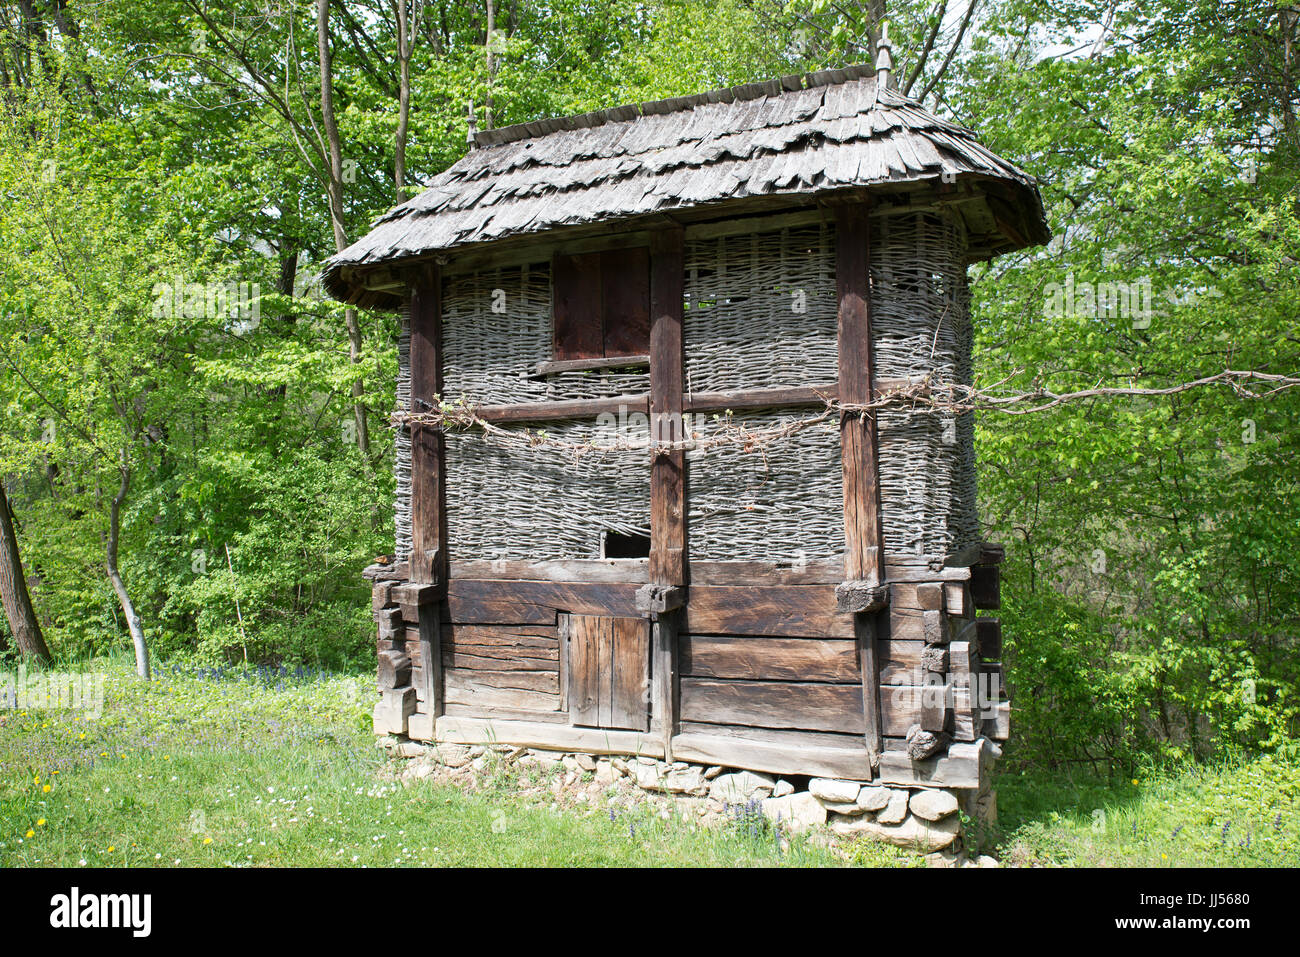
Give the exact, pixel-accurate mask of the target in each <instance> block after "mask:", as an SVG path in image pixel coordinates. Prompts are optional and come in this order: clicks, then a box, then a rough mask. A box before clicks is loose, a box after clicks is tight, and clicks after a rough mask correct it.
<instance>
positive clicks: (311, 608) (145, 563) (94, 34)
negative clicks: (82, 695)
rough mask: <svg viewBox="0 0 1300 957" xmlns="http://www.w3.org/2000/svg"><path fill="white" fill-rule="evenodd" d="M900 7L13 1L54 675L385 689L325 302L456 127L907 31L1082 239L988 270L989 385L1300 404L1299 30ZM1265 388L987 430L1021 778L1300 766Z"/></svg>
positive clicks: (1287, 15)
mask: <svg viewBox="0 0 1300 957" xmlns="http://www.w3.org/2000/svg"><path fill="white" fill-rule="evenodd" d="M885 7H886V5H885V3H884V2H883V0H867V2H857V0H843V2H830V0H789V2H786V0H689V2H674V0H642V2H633V0H496V2H495V3H492V2H489V0H465V2H447V0H423V2H420V0H313V2H293V0H248V2H222V0H149V2H144V3H141V2H124V0H5V2H3V4H2V5H0V97H2V101H3V108H2V110H0V413H2V415H3V426H2V427H0V476H2V477H3V491H4V492H5V493H7V494H6V496H5V497H4V498H0V506H2V507H0V519H3V520H10V521H11V522H12V525H13V528H14V530H15V532H16V537H14V539H13V540H14V542H16V545H17V548H18V551H19V553H20V555H21V559H22V564H23V567H24V568H25V570H26V577H27V585H28V587H29V589H30V593H31V598H32V604H33V607H34V609H35V615H36V618H37V624H38V625H39V628H40V630H41V631H42V632H43V634H44V637H45V640H46V641H47V642H48V645H49V647H50V649H51V651H52V653H53V655H54V657H55V659H56V660H62V661H71V660H79V659H85V658H88V657H90V656H93V655H97V654H104V653H109V652H121V651H125V650H126V649H129V648H130V646H131V641H132V635H131V630H132V628H131V626H132V622H133V621H136V622H137V623H138V635H137V636H136V637H137V638H138V639H139V640H141V641H143V642H146V643H147V644H148V646H149V648H150V649H151V651H152V653H153V655H154V656H155V657H156V658H161V659H162V660H165V661H182V662H184V661H188V662H190V663H206V664H215V663H242V662H244V661H247V662H250V663H267V662H274V663H281V662H287V663H303V664H308V665H313V666H318V667H328V668H351V667H356V668H359V669H360V668H369V667H370V666H371V654H372V645H371V641H372V634H371V621H370V610H369V601H368V597H367V591H366V588H365V586H364V583H363V582H362V581H361V580H360V578H359V575H358V572H359V571H360V569H361V568H362V567H363V566H365V565H366V564H368V563H369V562H370V561H372V560H373V558H374V557H375V556H376V555H380V554H384V553H385V552H386V551H387V550H390V549H391V547H392V546H391V540H392V526H391V514H392V498H393V479H392V473H391V462H392V454H393V436H392V432H391V430H390V429H389V428H388V422H387V419H388V413H389V412H390V410H391V409H392V406H393V386H394V376H395V373H396V345H395V335H396V322H395V319H394V317H393V316H392V315H388V314H380V313H366V312H360V313H358V312H355V311H350V310H345V309H343V308H342V307H341V306H339V305H337V304H334V303H331V302H328V301H325V300H324V299H323V298H322V297H321V295H320V294H319V291H318V288H317V286H316V285H315V282H314V276H315V273H316V271H317V269H318V268H319V265H320V263H321V262H322V261H323V260H324V259H326V258H327V257H328V256H329V255H331V254H332V253H333V252H335V251H336V250H337V249H339V248H341V247H342V246H343V245H346V244H347V243H348V242H349V241H351V240H354V239H356V238H358V237H359V236H360V235H362V234H363V233H364V232H365V230H366V228H367V226H368V224H369V222H370V221H371V219H372V218H373V217H374V216H375V215H377V214H378V213H380V212H382V211H384V210H385V209H387V208H389V207H390V206H392V205H393V204H394V203H396V202H397V201H399V199H400V198H402V197H403V196H404V195H409V194H410V192H411V191H412V190H415V189H417V188H418V186H419V184H420V183H422V182H423V181H424V180H426V179H427V178H428V177H430V176H432V175H434V174H436V173H437V172H439V171H440V170H442V169H444V168H445V167H447V166H448V165H449V164H451V163H452V162H454V161H455V160H456V158H457V157H459V156H460V155H461V154H462V152H463V151H464V150H465V149H466V132H467V124H468V122H469V118H468V116H467V104H468V103H469V102H470V101H473V103H474V104H475V105H476V113H477V122H478V123H479V124H480V126H486V125H502V124H506V123H513V122H520V121H525V120H530V119H534V118H537V117H541V116H551V115H561V114H568V113H574V112H580V111H586V110H591V109H596V108H601V107H606V106H612V105H617V104H621V103H625V102H634V101H642V100H648V99H655V98H659V97H664V96H669V95H676V94H681V93H688V92H695V91H700V90H704V89H708V88H713V87H718V86H725V85H731V84H736V83H744V82H749V81H752V80H755V79H764V78H768V77H772V76H777V75H781V74H785V73H791V72H800V71H807V70H812V69H820V68H824V67H829V66H840V65H845V64H848V63H859V62H870V61H871V60H872V58H873V54H874V49H875V39H876V38H877V37H878V36H879V30H880V24H881V21H882V19H884V18H885V15H886V14H887V16H888V21H889V25H890V36H891V38H892V40H893V43H894V47H893V49H894V57H895V62H896V64H897V68H896V76H897V77H898V78H899V84H900V86H901V87H902V88H904V89H905V90H906V91H907V92H909V93H910V95H912V96H913V97H915V98H917V99H920V100H922V101H923V102H924V103H925V105H926V106H927V107H928V108H930V109H932V110H933V111H935V112H937V113H939V114H940V115H945V116H949V117H952V118H955V119H956V120H958V121H960V122H963V123H965V124H967V125H970V126H972V127H974V128H976V129H977V130H979V131H980V134H981V137H982V139H983V141H984V142H985V143H986V144H987V145H988V146H989V147H990V148H992V149H993V150H995V151H996V152H998V153H1000V154H1002V155H1005V156H1007V157H1008V158H1010V159H1012V160H1013V161H1015V162H1017V163H1018V164H1020V165H1021V166H1022V167H1024V168H1025V169H1027V170H1028V171H1030V172H1032V173H1033V174H1035V175H1037V176H1038V177H1039V178H1040V180H1041V188H1042V191H1043V195H1044V199H1045V201H1046V203H1047V206H1048V209H1049V216H1050V222H1051V226H1052V230H1053V232H1054V234H1055V236H1056V238H1055V239H1054V240H1053V242H1052V244H1051V246H1050V247H1048V248H1046V249H1041V248H1040V249H1035V250H1029V251H1027V252H1025V253H1022V254H1017V255H1011V256H1006V257H1003V258H1001V259H999V260H997V261H995V262H994V263H992V264H991V265H987V266H976V267H974V268H973V269H972V279H973V291H974V296H975V302H974V316H975V322H976V328H977V354H976V367H977V370H978V373H977V374H978V381H979V383H980V384H981V385H982V386H984V387H987V388H992V387H995V386H996V387H999V388H1008V389H1023V388H1033V387H1034V386H1035V385H1036V384H1038V383H1043V384H1047V385H1050V386H1051V387H1052V388H1055V389H1072V388H1073V389H1078V388H1083V389H1086V388H1092V387H1095V386H1099V385H1100V386H1146V387H1165V386H1170V385H1175V384H1177V383H1181V382H1185V381H1188V380H1192V379H1196V378H1198V377H1202V376H1208V375H1214V374H1216V373H1220V372H1223V371H1224V370H1225V369H1237V370H1240V369H1251V370H1257V371H1261V372H1267V373H1277V374H1286V375H1294V374H1296V373H1297V372H1298V371H1300V322H1297V319H1298V317H1300V281H1298V279H1300V206H1298V203H1300V131H1298V130H1297V88H1296V80H1297V77H1296V71H1297V68H1298V66H1300V64H1298V62H1297V46H1298V45H1300V7H1294V6H1283V5H1278V4H1276V3H1273V2H1267V0H1239V2H1210V0H1131V2H1125V3H1116V2H1112V0H930V2H923V3H910V2H909V3H905V2H890V3H889V4H888V10H886V9H885ZM1101 288H1105V289H1108V290H1121V291H1127V292H1130V293H1131V294H1132V295H1131V297H1130V300H1131V302H1130V307H1131V308H1130V309H1128V310H1124V309H1120V310H1116V309H1107V308H1105V302H1103V304H1102V307H1101V308H1098V307H1097V305H1096V302H1095V292H1096V290H1098V289H1101ZM1088 290H1092V291H1093V295H1089V292H1088ZM1137 302H1140V303H1142V304H1143V305H1142V306H1141V307H1140V308H1133V307H1132V304H1133V303H1137ZM1250 388H1251V391H1252V393H1254V394H1252V395H1246V394H1241V393H1240V392H1238V391H1236V390H1234V389H1232V388H1230V387H1228V386H1224V385H1215V386H1211V387H1205V388H1198V389H1193V390H1188V391H1185V392H1179V393H1177V394H1173V395H1169V396H1165V397H1159V398H1141V399H1138V398H1131V397H1127V398H1119V399H1115V398H1111V399H1092V400H1087V401H1082V402H1075V403H1067V404H1064V405H1060V406H1057V407H1055V408H1052V409H1049V410H1047V411H1041V412H1036V413H1033V414H1026V415H1011V414H1005V413H997V412H989V413H983V414H981V415H980V417H979V431H978V438H977V442H978V450H979V456H980V463H981V465H980V478H981V496H982V502H981V506H982V515H983V519H984V522H985V524H986V526H987V530H986V533H985V538H986V539H987V540H989V541H993V542H1000V543H1002V544H1004V545H1005V546H1006V551H1007V565H1006V566H1005V569H1004V588H1003V596H1004V598H1003V602H1004V607H1003V609H1002V611H1001V616H1002V618H1003V623H1004V631H1005V633H1006V635H1007V636H1008V642H1009V646H1010V650H1009V652H1008V669H1009V678H1010V683H1011V688H1012V692H1013V695H1014V702H1015V707H1016V709H1017V710H1016V733H1015V739H1014V742H1013V747H1014V748H1015V752H1014V754H1015V755H1018V756H1019V758H1020V759H1021V760H1023V761H1032V762H1038V763H1046V764H1060V763H1084V764H1091V765H1092V766H1093V767H1095V768H1096V769H1097V770H1098V771H1107V770H1109V771H1112V772H1115V773H1120V772H1122V771H1123V769H1125V768H1127V767H1130V766H1132V764H1133V763H1134V762H1135V761H1138V760H1140V759H1151V758H1155V759H1166V758H1179V757H1195V758H1201V759H1204V758H1210V757H1214V756H1217V755H1221V754H1223V753H1226V752H1231V751H1235V750H1240V749H1267V748H1273V747H1276V746H1278V745H1279V744H1282V743H1283V742H1284V741H1285V740H1286V739H1287V738H1288V737H1290V736H1292V735H1294V732H1295V730H1296V725H1297V714H1298V708H1297V692H1298V691H1300V661H1298V660H1297V656H1296V644H1297V638H1296V635H1297V625H1298V623H1300V555H1298V554H1297V546H1298V545H1300V488H1298V487H1297V482H1298V481H1300V469H1298V468H1297V452H1298V451H1300V430H1297V428H1296V426H1295V419H1296V414H1297V412H1298V411H1300V392H1298V391H1295V390H1291V391H1288V390H1286V389H1278V390H1277V391H1274V392H1272V393H1271V394H1267V395H1259V394H1260V393H1267V392H1269V391H1270V389H1269V386H1268V385H1267V383H1265V384H1260V383H1258V382H1256V383H1253V384H1251V386H1250ZM10 620H11V621H12V616H11V617H10ZM6 627H7V626H6V625H2V624H0V650H3V649H4V648H8V649H9V653H10V654H12V653H13V652H14V645H15V642H14V640H13V639H14V636H13V635H11V634H10V633H9V632H8V631H6V630H5V628H6Z"/></svg>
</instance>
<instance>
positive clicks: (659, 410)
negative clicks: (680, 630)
mask: <svg viewBox="0 0 1300 957" xmlns="http://www.w3.org/2000/svg"><path fill="white" fill-rule="evenodd" d="M683 248H684V247H683V237H682V231H681V229H680V228H673V229H665V230H661V231H656V232H654V233H652V234H651V236H650V435H651V439H652V441H654V442H656V443H665V444H666V443H670V442H680V441H681V440H682V439H684V438H685V430H684V427H683V426H684V424H683V420H682V391H683V375H682V368H683V364H684V361H683V355H682V297H683V284H684V282H685V266H684V265H683ZM650 580H651V581H652V582H654V583H656V584H660V585H684V584H686V453H685V452H684V451H683V450H681V449H677V450H675V451H670V452H661V453H659V454H658V455H656V456H655V457H654V461H653V462H652V463H651V467H650Z"/></svg>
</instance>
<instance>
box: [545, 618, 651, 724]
mask: <svg viewBox="0 0 1300 957" xmlns="http://www.w3.org/2000/svg"><path fill="white" fill-rule="evenodd" d="M565 617H566V629H567V635H568V677H569V694H568V698H569V716H570V720H571V721H572V723H573V724H575V725H583V726H585V727H592V728H625V729H628V730H632V731H648V730H649V728H650V622H649V621H647V620H645V619H644V618H610V617H606V616H603V615H568V616H565Z"/></svg>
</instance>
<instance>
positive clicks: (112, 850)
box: [108, 844, 117, 854]
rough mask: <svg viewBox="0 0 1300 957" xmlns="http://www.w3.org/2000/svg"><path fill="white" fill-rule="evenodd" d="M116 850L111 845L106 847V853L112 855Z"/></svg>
mask: <svg viewBox="0 0 1300 957" xmlns="http://www.w3.org/2000/svg"><path fill="white" fill-rule="evenodd" d="M116 850H117V848H115V847H114V846H113V845H112V844H110V845H108V853H110V854H112V853H113V852H114V851H116Z"/></svg>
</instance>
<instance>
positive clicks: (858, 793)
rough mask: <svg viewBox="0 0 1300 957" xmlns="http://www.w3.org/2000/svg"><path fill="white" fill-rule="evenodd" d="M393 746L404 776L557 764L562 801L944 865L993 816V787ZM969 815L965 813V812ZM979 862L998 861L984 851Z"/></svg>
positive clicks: (506, 749)
mask: <svg viewBox="0 0 1300 957" xmlns="http://www.w3.org/2000/svg"><path fill="white" fill-rule="evenodd" d="M380 745H381V746H382V747H384V748H385V749H386V750H388V751H390V752H391V753H394V754H396V755H399V756H401V757H404V758H407V759H410V764H409V765H408V766H407V767H406V768H405V769H404V770H403V771H402V772H401V775H402V777H403V778H404V779H407V780H419V779H427V778H434V779H437V780H440V781H446V782H449V783H471V782H473V781H475V780H477V777H478V775H480V774H482V773H484V772H486V771H487V770H488V769H489V768H490V767H491V766H492V765H493V764H494V763H501V762H504V763H507V764H512V763H513V764H517V765H518V766H520V767H521V768H523V767H528V766H533V767H538V768H541V769H555V770H556V771H557V772H558V773H557V774H555V775H554V776H553V778H552V780H551V782H550V783H549V785H548V788H547V789H548V790H549V791H550V792H551V794H552V796H553V797H554V798H555V799H556V800H557V801H564V802H566V803H572V804H577V805H583V804H585V805H587V806H592V805H594V804H598V803H601V802H602V801H604V802H608V803H611V804H612V803H614V802H615V801H618V800H620V798H621V799H624V800H629V801H634V800H651V801H659V802H661V803H662V804H663V808H662V811H663V813H664V816H665V817H667V816H670V815H671V814H672V813H674V812H675V813H678V814H680V815H681V816H682V818H683V820H693V821H694V822H696V823H698V824H700V825H701V826H705V827H710V826H718V825H721V824H724V823H726V822H727V821H728V820H734V819H736V818H737V817H738V816H741V815H746V814H760V813H761V814H762V816H763V817H765V818H767V819H768V820H769V821H771V822H772V823H773V825H775V826H776V827H777V828H779V829H780V830H782V831H784V832H785V833H787V834H794V833H817V832H821V833H826V832H829V833H831V834H834V835H838V836H839V837H843V838H850V839H852V838H868V839H871V840H877V841H884V842H888V843H890V844H894V845H897V846H898V847H903V848H906V849H908V850H914V851H917V852H918V853H923V854H927V855H929V858H928V859H929V861H930V863H931V864H934V865H937V866H971V865H972V864H974V861H971V860H970V858H969V852H970V851H971V850H973V849H974V839H975V837H976V835H975V834H971V833H968V831H970V830H974V831H978V830H980V829H981V828H982V827H983V826H986V825H987V826H991V825H992V824H994V823H995V820H994V819H995V816H996V808H997V802H996V793H995V792H994V791H992V790H991V789H990V788H989V787H988V786H987V784H985V785H984V786H982V787H981V788H980V789H978V790H972V789H961V788H943V787H929V786H926V787H901V786H897V785H888V784H882V783H880V782H879V781H876V782H862V781H847V780H841V779H834V778H811V779H809V778H797V777H796V778H785V777H779V776H776V775H770V774H763V773H759V772H756V771H747V770H736V769H730V768H724V767H720V766H717V765H713V766H705V765H698V764H691V763H688V762H685V761H674V762H671V763H669V762H664V761H660V760H657V759H655V758H647V757H640V758H637V757H619V756H595V755H592V754H588V753H585V752H576V753H573V752H568V753H566V752H559V751H543V750H538V749H531V748H521V747H514V746H511V745H503V744H494V745H463V744H451V743H442V744H431V745H426V744H421V743H418V742H414V741H406V740H398V739H395V738H383V739H381V740H380ZM963 818H964V819H965V820H963ZM978 862H979V866H996V861H994V860H993V859H992V858H989V857H980V858H979V859H978Z"/></svg>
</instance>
